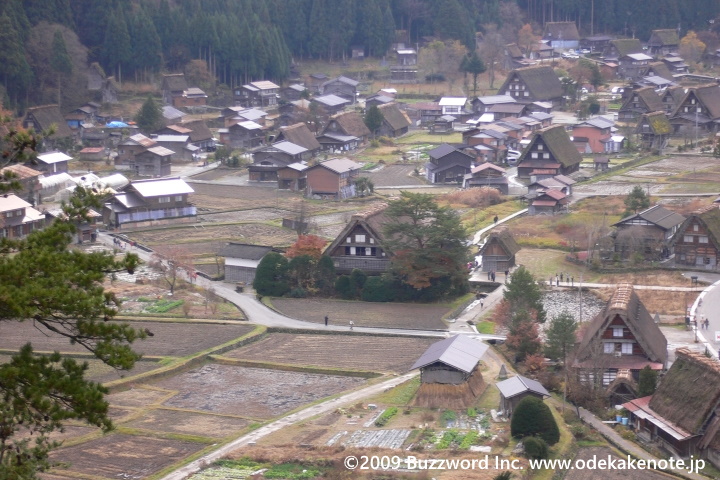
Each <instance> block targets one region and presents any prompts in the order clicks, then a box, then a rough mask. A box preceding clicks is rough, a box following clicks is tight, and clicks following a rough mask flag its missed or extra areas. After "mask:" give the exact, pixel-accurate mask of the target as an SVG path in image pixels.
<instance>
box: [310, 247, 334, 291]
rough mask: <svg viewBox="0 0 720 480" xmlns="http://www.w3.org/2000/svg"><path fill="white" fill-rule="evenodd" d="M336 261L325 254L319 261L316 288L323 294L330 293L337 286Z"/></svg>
mask: <svg viewBox="0 0 720 480" xmlns="http://www.w3.org/2000/svg"><path fill="white" fill-rule="evenodd" d="M335 278H336V274H335V263H334V262H333V259H332V258H330V257H329V256H327V255H323V256H321V257H320V259H319V260H318V262H317V270H316V271H315V288H317V289H318V290H319V291H320V293H321V294H323V295H330V294H331V293H332V291H333V288H335Z"/></svg>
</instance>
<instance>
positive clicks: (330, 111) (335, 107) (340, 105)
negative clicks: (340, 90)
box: [310, 93, 350, 115]
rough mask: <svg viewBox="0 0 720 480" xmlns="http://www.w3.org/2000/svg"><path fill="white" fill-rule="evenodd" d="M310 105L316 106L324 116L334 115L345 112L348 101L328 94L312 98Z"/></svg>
mask: <svg viewBox="0 0 720 480" xmlns="http://www.w3.org/2000/svg"><path fill="white" fill-rule="evenodd" d="M310 103H311V104H313V103H314V104H315V105H317V106H318V108H319V109H320V111H321V112H322V113H323V114H324V115H336V114H338V113H340V112H342V111H343V110H345V107H346V106H348V105H350V100H348V99H346V98H343V97H340V96H338V95H333V94H331V93H329V94H327V95H321V96H318V97H313V99H312V100H310Z"/></svg>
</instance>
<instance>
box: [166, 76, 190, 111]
mask: <svg viewBox="0 0 720 480" xmlns="http://www.w3.org/2000/svg"><path fill="white" fill-rule="evenodd" d="M160 88H161V89H162V99H163V103H165V104H166V105H173V106H177V105H175V99H176V98H179V97H182V95H183V92H184V91H185V90H187V89H188V84H187V81H186V80H185V74H184V73H172V74H169V75H163V78H162V86H161V87H160Z"/></svg>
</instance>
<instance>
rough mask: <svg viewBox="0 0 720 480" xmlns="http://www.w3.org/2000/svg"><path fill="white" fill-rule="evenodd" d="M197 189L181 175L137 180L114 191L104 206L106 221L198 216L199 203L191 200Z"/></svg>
mask: <svg viewBox="0 0 720 480" xmlns="http://www.w3.org/2000/svg"><path fill="white" fill-rule="evenodd" d="M193 192H194V190H193V189H192V187H190V185H188V184H187V183H185V181H184V180H182V179H181V178H179V177H169V178H153V179H148V180H136V181H133V182H131V183H130V185H128V186H127V187H125V189H124V190H123V191H122V192H119V193H116V194H115V195H113V196H112V197H111V198H110V200H109V201H108V202H107V203H106V204H105V207H104V208H103V220H104V222H105V223H106V224H110V225H116V226H119V225H122V224H126V223H134V222H143V221H158V220H165V219H170V218H181V217H194V216H195V215H196V213H197V212H196V210H195V206H194V205H192V204H191V203H190V201H189V196H190V194H191V193H193Z"/></svg>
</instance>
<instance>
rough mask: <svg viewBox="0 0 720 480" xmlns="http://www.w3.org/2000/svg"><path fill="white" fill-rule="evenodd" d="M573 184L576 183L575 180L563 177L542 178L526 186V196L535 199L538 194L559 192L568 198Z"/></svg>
mask: <svg viewBox="0 0 720 480" xmlns="http://www.w3.org/2000/svg"><path fill="white" fill-rule="evenodd" d="M575 183H577V182H576V181H575V180H573V179H572V178H570V177H566V176H565V175H555V176H554V177H550V178H543V179H540V180H537V181H535V182H533V183H531V184H530V185H528V196H532V198H535V197H536V196H537V194H539V193H540V192H546V191H548V190H559V191H560V192H562V193H564V194H565V195H567V196H568V197H569V196H570V195H572V186H573V185H575Z"/></svg>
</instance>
